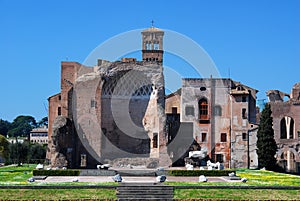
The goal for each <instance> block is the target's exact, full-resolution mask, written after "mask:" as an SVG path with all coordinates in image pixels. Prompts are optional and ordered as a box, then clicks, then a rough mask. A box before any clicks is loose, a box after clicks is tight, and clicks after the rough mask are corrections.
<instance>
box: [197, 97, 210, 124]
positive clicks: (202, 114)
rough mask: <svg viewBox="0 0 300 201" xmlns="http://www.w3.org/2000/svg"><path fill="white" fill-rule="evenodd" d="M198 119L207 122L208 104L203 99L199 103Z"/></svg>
mask: <svg viewBox="0 0 300 201" xmlns="http://www.w3.org/2000/svg"><path fill="white" fill-rule="evenodd" d="M199 119H200V120H208V103H207V100H205V99H201V100H200V101H199Z"/></svg>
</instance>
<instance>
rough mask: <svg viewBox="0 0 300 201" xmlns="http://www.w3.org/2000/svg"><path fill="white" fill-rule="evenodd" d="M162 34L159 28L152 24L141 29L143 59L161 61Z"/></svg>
mask: <svg viewBox="0 0 300 201" xmlns="http://www.w3.org/2000/svg"><path fill="white" fill-rule="evenodd" d="M163 36H164V32H163V30H161V29H158V28H155V27H154V26H153V21H152V26H151V27H150V28H148V29H145V30H143V31H142V44H143V47H142V53H143V61H157V62H160V63H162V62H163V53H164V51H163Z"/></svg>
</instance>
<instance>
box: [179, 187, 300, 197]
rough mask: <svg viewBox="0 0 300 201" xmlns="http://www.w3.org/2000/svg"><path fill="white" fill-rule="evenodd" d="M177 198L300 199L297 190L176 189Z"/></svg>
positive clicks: (299, 192) (299, 193)
mask: <svg viewBox="0 0 300 201" xmlns="http://www.w3.org/2000/svg"><path fill="white" fill-rule="evenodd" d="M174 198H175V199H188V198H189V199H221V200H225V199H226V200H300V191H297V190H266V189H263V190H257V189H255V190H253V189H175V191H174Z"/></svg>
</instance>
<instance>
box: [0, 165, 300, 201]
mask: <svg viewBox="0 0 300 201" xmlns="http://www.w3.org/2000/svg"><path fill="white" fill-rule="evenodd" d="M35 166H36V165H29V166H28V165H25V166H23V167H12V166H10V167H1V168H0V185H2V186H7V185H41V183H38V182H34V183H29V182H27V179H28V178H30V177H32V169H33V168H34V167H35ZM236 172H237V175H238V176H240V177H245V178H247V179H248V181H247V182H246V183H240V182H233V183H230V182H207V183H198V182H167V183H166V184H167V185H174V186H182V185H188V186H199V185H205V186H209V185H214V186H300V176H295V175H288V174H281V173H274V172H270V171H262V170H248V169H239V170H237V171H236ZM43 185H45V184H43ZM46 185H61V186H72V185H117V183H113V182H107V183H91V182H90V183H87V182H86V183H84V182H63V183H51V184H46ZM174 198H176V199H199V198H201V199H223V200H225V199H227V200H241V199H243V200H300V191H299V190H270V189H264V190H251V189H247V190H246V189H175V191H174ZM7 199H9V200H21V199H23V200H34V199H35V200H38V199H40V200H68V199H72V200H76V199H110V200H115V199H116V191H115V190H114V189H36V190H35V189H34V190H33V189H32V190H27V189H0V200H7Z"/></svg>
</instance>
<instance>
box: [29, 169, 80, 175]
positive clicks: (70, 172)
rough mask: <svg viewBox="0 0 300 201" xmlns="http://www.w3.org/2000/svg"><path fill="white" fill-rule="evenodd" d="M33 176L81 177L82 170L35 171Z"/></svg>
mask: <svg viewBox="0 0 300 201" xmlns="http://www.w3.org/2000/svg"><path fill="white" fill-rule="evenodd" d="M32 173H33V176H79V174H80V170H73V169H72V170H71V169H70V170H33V172H32Z"/></svg>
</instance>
